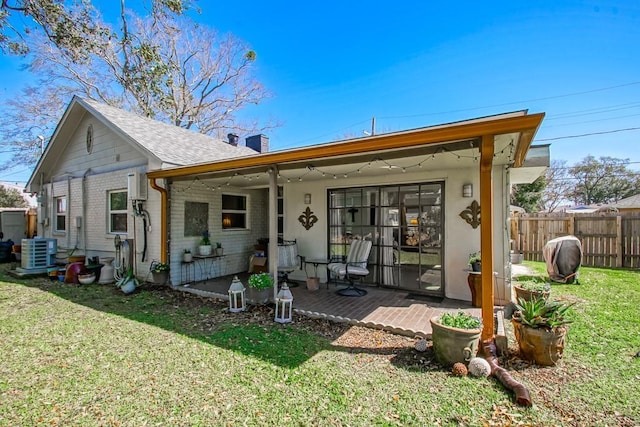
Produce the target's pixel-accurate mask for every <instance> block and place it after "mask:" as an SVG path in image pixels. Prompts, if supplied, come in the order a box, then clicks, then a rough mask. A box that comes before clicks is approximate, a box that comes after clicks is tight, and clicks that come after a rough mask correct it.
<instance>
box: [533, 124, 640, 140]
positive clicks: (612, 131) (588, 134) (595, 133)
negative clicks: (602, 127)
mask: <svg viewBox="0 0 640 427" xmlns="http://www.w3.org/2000/svg"><path fill="white" fill-rule="evenodd" d="M633 130H640V127H634V128H625V129H613V130H606V131H602V132H590V133H583V134H580V135H566V136H557V137H555V138H543V139H536V142H542V141H557V140H559V139H571V138H584V137H585V136H594V135H605V134H608V133H617V132H628V131H633Z"/></svg>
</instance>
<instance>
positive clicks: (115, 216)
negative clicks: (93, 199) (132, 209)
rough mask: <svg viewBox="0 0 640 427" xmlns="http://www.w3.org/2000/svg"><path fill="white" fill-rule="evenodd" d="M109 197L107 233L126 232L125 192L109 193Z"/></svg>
mask: <svg viewBox="0 0 640 427" xmlns="http://www.w3.org/2000/svg"><path fill="white" fill-rule="evenodd" d="M108 197H109V203H108V205H109V221H108V223H109V233H113V234H124V233H126V232H127V191H126V190H116V191H110V192H109V194H108Z"/></svg>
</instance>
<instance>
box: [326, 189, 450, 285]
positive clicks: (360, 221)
mask: <svg viewBox="0 0 640 427" xmlns="http://www.w3.org/2000/svg"><path fill="white" fill-rule="evenodd" d="M443 195H444V183H443V182H435V183H422V184H403V185H393V186H376V187H365V188H341V189H333V190H329V194H328V196H329V248H330V255H331V256H340V255H346V254H347V252H348V250H349V245H350V243H351V241H352V240H353V239H362V238H364V239H368V240H371V241H372V242H373V249H372V251H371V256H370V257H369V268H370V270H371V272H372V274H371V275H370V276H369V277H368V278H367V280H368V281H369V282H372V283H376V284H379V285H381V286H385V287H395V288H399V289H404V290H408V291H411V292H419V293H424V294H430V295H438V296H440V295H443V294H444V286H443V285H444V284H443V274H442V265H443V262H442V261H443V260H442V256H443V253H444V252H443V242H444V218H443V215H442V212H443V209H444V205H443V203H444V201H443Z"/></svg>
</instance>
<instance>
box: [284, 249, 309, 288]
mask: <svg viewBox="0 0 640 427" xmlns="http://www.w3.org/2000/svg"><path fill="white" fill-rule="evenodd" d="M303 264H304V258H303V257H301V256H300V255H298V244H297V243H296V241H295V240H283V241H282V242H279V243H278V284H280V283H283V282H287V284H288V286H289V287H292V286H297V283H293V284H291V283H290V282H289V274H290V273H293V272H294V271H295V270H300V269H302V266H303Z"/></svg>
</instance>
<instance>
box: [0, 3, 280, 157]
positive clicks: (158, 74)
mask: <svg viewBox="0 0 640 427" xmlns="http://www.w3.org/2000/svg"><path fill="white" fill-rule="evenodd" d="M57 4H61V5H64V4H65V2H58V3H57ZM82 4H83V5H84V4H85V3H82ZM185 4H186V3H185V2H183V1H169V0H164V1H163V2H157V1H156V2H154V3H153V8H152V9H151V10H150V11H149V14H148V15H146V16H144V17H140V16H138V15H137V14H135V13H134V12H132V11H130V10H128V9H126V8H125V2H124V0H121V2H120V7H121V9H120V16H119V18H118V22H117V23H116V24H114V25H112V24H110V23H106V22H103V21H102V20H101V17H100V14H99V12H98V11H96V10H94V9H90V3H87V6H86V7H85V8H84V9H83V12H84V13H87V14H90V16H91V18H92V19H91V20H90V22H91V23H92V24H93V25H94V26H96V27H99V28H100V31H91V32H87V33H83V37H84V38H83V39H82V40H81V42H79V43H72V44H66V45H64V46H61V45H60V44H59V43H56V42H54V43H51V38H49V37H47V36H44V35H43V34H42V33H41V32H38V33H34V34H31V36H30V37H29V46H30V53H29V55H28V58H29V59H30V65H29V68H28V70H29V71H31V72H32V73H34V74H35V76H36V77H37V82H36V84H33V85H32V86H30V87H27V88H25V89H24V90H23V91H22V92H21V94H20V95H19V96H16V97H13V98H12V99H9V100H7V101H6V102H5V111H4V114H5V120H3V122H2V123H0V135H1V136H2V137H1V138H0V141H2V142H1V143H0V144H2V145H3V147H2V148H4V150H5V152H11V153H13V157H12V158H11V159H10V160H9V161H8V162H7V164H5V165H3V166H4V167H7V166H8V165H12V166H15V165H26V166H31V165H33V164H34V163H35V162H36V161H37V159H38V158H39V156H40V142H39V140H38V136H39V135H44V136H48V135H51V134H52V133H53V130H54V129H55V126H56V124H57V122H58V120H59V119H60V117H61V114H62V111H63V109H64V108H65V106H66V105H67V103H68V102H69V101H70V99H71V98H72V96H73V95H79V96H81V97H84V98H89V99H94V100H96V101H99V102H103V103H106V104H109V105H112V106H115V107H118V108H124V109H126V110H129V111H133V112H135V113H138V114H141V115H144V116H148V117H152V118H154V119H156V120H159V121H163V122H166V123H172V124H174V125H176V126H180V127H183V128H188V129H192V130H194V131H198V132H201V133H206V134H212V135H215V136H221V135H226V133H228V132H233V133H236V134H239V135H243V134H245V135H246V134H249V133H253V132H256V131H262V130H264V129H267V128H269V127H273V126H274V125H273V124H271V123H266V124H264V125H263V126H260V125H258V122H257V121H255V120H240V119H239V116H238V112H239V111H241V110H242V109H243V108H245V107H246V106H249V105H255V104H258V103H259V102H260V101H261V100H263V99H264V98H265V97H268V96H269V94H268V92H267V91H266V90H265V89H264V87H263V86H262V85H261V84H260V83H259V82H258V81H257V80H256V78H255V77H254V76H253V64H254V63H255V60H256V53H255V52H254V51H252V50H251V49H250V48H249V47H248V46H247V45H246V44H245V43H243V42H242V41H240V40H238V39H236V38H234V37H233V36H231V35H224V36H221V35H218V34H217V33H216V32H215V31H214V30H211V29H209V28H206V27H204V26H199V25H198V24H196V23H194V22H193V21H192V20H191V19H190V18H188V17H187V16H184V15H180V14H177V13H174V12H176V11H177V12H180V11H182V10H183V9H184V7H185ZM61 7H62V6H61ZM62 10H63V11H64V12H67V11H69V10H71V9H68V8H64V7H63V9H62Z"/></svg>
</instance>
